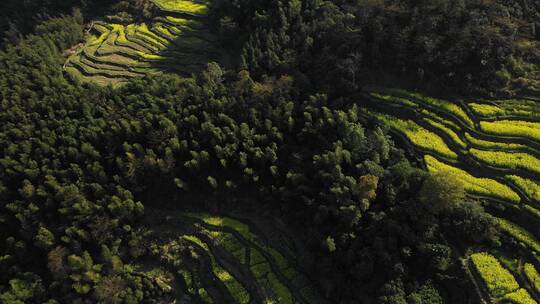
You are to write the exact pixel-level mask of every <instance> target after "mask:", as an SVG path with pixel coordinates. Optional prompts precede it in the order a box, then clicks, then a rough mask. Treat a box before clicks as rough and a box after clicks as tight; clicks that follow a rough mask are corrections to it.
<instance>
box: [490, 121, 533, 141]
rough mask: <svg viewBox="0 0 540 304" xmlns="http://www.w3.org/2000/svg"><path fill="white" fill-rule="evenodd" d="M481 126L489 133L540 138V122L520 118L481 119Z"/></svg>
mask: <svg viewBox="0 0 540 304" xmlns="http://www.w3.org/2000/svg"><path fill="white" fill-rule="evenodd" d="M480 127H481V128H482V130H484V131H485V132H487V133H491V134H495V135H502V136H516V137H524V138H529V139H532V140H540V123H538V122H528V121H518V120H498V121H493V122H491V121H481V122H480Z"/></svg>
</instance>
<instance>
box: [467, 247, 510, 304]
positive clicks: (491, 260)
mask: <svg viewBox="0 0 540 304" xmlns="http://www.w3.org/2000/svg"><path fill="white" fill-rule="evenodd" d="M471 261H472V263H473V265H474V267H475V269H476V271H477V272H478V274H479V275H480V277H481V278H482V280H483V281H484V282H485V284H486V287H487V289H488V291H489V294H490V296H492V297H493V298H500V297H503V296H505V295H507V294H509V293H512V292H515V291H517V290H518V289H519V284H518V283H517V281H516V279H515V278H514V276H513V275H512V273H510V271H508V270H507V269H505V268H504V267H503V266H502V265H501V264H500V263H499V261H498V260H497V259H496V258H495V257H494V256H492V255H490V254H489V253H485V252H480V253H475V254H472V255H471Z"/></svg>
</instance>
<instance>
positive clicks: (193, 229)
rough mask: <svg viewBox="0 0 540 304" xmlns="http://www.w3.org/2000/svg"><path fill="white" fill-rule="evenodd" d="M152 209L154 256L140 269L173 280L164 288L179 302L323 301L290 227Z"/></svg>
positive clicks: (313, 302)
mask: <svg viewBox="0 0 540 304" xmlns="http://www.w3.org/2000/svg"><path fill="white" fill-rule="evenodd" d="M156 212H158V213H157V214H156ZM150 213H154V215H153V218H154V219H155V222H153V223H151V225H149V227H152V228H151V229H152V235H153V236H154V239H153V241H152V244H151V245H150V247H151V248H152V254H153V256H154V259H153V260H152V261H150V262H144V263H141V266H140V269H139V270H141V271H144V272H145V273H150V274H152V273H154V274H160V276H161V277H164V278H168V279H163V280H162V281H164V282H169V283H168V285H169V287H167V288H164V290H175V294H176V295H175V296H176V300H177V303H305V304H308V303H309V304H315V303H324V302H323V300H321V299H322V298H321V296H320V295H319V294H318V292H317V289H315V288H314V287H313V285H312V283H311V281H310V280H309V279H308V277H307V276H306V275H305V274H304V273H302V271H301V270H300V267H299V266H298V261H297V258H296V253H297V252H298V251H296V250H295V246H296V245H295V242H294V241H293V240H292V239H291V238H290V237H289V236H288V235H289V233H287V232H286V231H280V229H278V228H275V227H276V226H273V228H272V229H273V230H272V231H271V233H269V232H266V231H264V230H260V228H263V225H261V226H260V228H259V226H255V225H254V224H252V223H251V222H249V221H247V220H238V219H233V218H229V217H222V216H216V215H211V214H206V213H188V214H180V215H178V216H170V215H166V213H163V214H162V213H160V212H159V211H150ZM264 227H265V228H263V229H268V227H269V226H268V223H265V224H264Z"/></svg>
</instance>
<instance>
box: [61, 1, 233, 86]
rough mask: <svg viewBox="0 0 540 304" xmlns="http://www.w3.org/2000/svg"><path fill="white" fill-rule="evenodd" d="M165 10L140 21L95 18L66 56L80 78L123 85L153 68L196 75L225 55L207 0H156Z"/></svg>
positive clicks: (71, 72) (69, 67)
mask: <svg viewBox="0 0 540 304" xmlns="http://www.w3.org/2000/svg"><path fill="white" fill-rule="evenodd" d="M154 3H155V4H156V5H157V6H158V7H159V8H160V9H161V10H162V13H161V14H159V16H156V17H155V18H153V19H152V20H150V21H147V22H143V23H138V24H114V23H107V22H104V21H99V20H96V21H94V22H92V24H91V28H90V31H89V34H88V35H87V37H86V41H85V43H84V44H83V45H81V46H80V47H79V48H78V49H77V50H76V51H75V53H73V54H72V55H71V56H70V57H69V58H68V59H67V61H66V63H65V65H64V70H65V71H66V72H67V73H68V74H69V75H71V76H72V77H73V78H74V79H77V80H80V81H84V82H88V81H92V82H95V83H97V84H99V85H109V84H110V85H113V86H118V85H121V84H123V83H125V82H127V81H128V80H129V79H131V78H136V77H144V76H145V75H147V74H156V73H168V72H169V73H178V74H181V75H185V76H190V75H191V74H192V73H195V72H197V71H200V70H201V69H203V68H204V67H205V65H206V64H207V63H208V62H210V61H218V62H219V61H221V58H222V57H223V54H220V53H219V52H218V51H217V50H218V49H219V48H218V46H217V38H216V37H215V36H214V35H213V34H212V33H211V32H210V31H209V29H208V28H207V27H206V25H205V16H206V13H207V4H206V2H204V1H195V0H194V1H184V0H155V1H154Z"/></svg>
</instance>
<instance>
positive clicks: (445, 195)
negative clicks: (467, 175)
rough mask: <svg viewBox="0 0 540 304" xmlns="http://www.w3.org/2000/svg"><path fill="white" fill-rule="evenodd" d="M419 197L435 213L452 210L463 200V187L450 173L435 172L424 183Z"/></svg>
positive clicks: (454, 175) (456, 177) (452, 173)
mask: <svg viewBox="0 0 540 304" xmlns="http://www.w3.org/2000/svg"><path fill="white" fill-rule="evenodd" d="M419 197H420V201H421V202H423V203H424V204H425V205H427V206H429V209H430V210H432V211H433V212H435V213H439V212H440V211H444V210H452V209H454V208H455V207H457V206H458V205H459V204H460V203H461V202H462V201H463V199H464V198H465V185H464V184H463V181H462V180H460V179H459V178H458V176H457V175H456V174H455V173H454V172H452V171H444V170H440V171H435V172H433V173H432V174H431V175H430V176H429V177H428V178H427V179H426V180H425V181H424V184H423V185H422V189H421V190H420V196H419Z"/></svg>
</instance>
